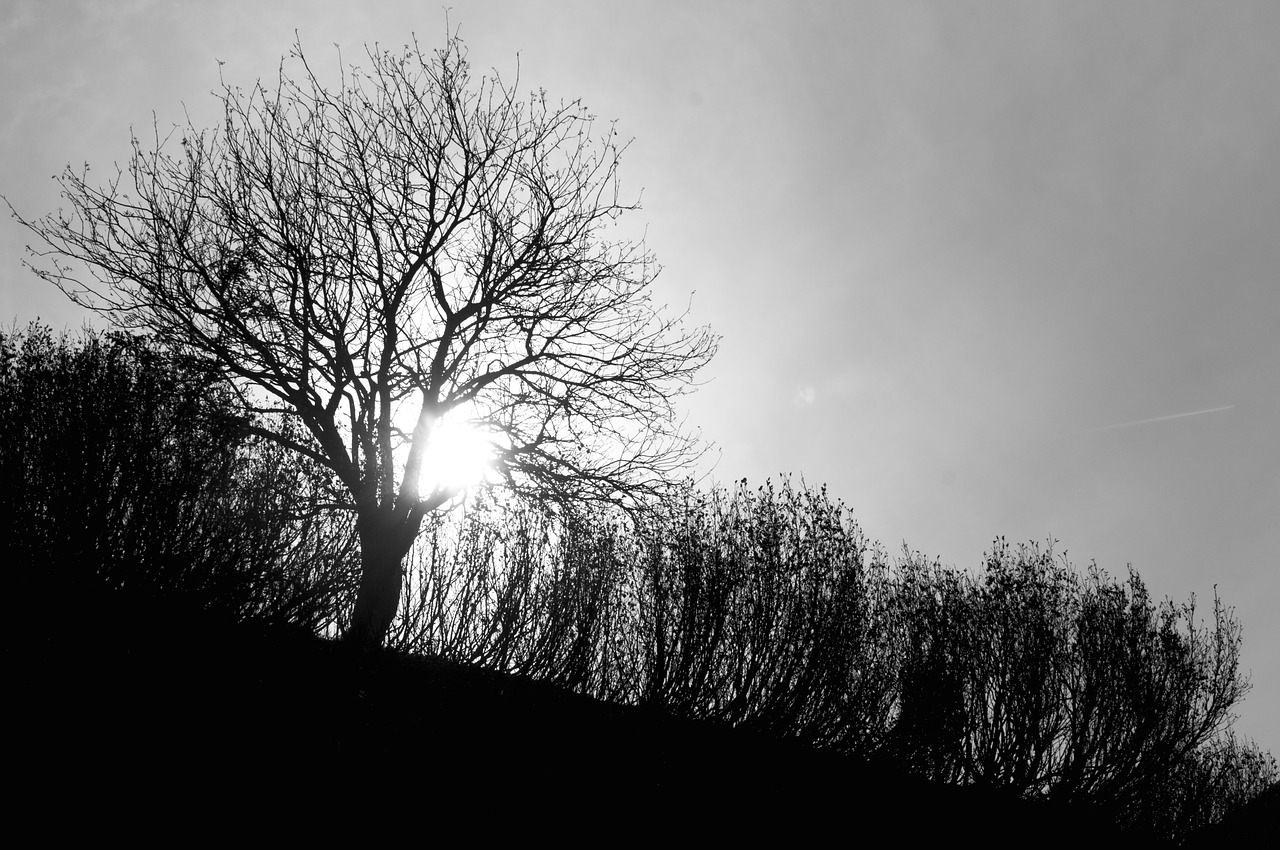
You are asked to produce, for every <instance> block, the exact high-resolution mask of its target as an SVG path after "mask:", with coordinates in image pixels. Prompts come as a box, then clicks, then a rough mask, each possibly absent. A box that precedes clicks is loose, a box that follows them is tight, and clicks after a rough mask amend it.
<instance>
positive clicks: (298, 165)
mask: <svg viewBox="0 0 1280 850" xmlns="http://www.w3.org/2000/svg"><path fill="white" fill-rule="evenodd" d="M366 52H367V58H368V60H369V65H368V69H367V70H362V69H360V68H357V67H347V68H343V69H342V70H341V78H340V80H339V83H338V85H337V86H332V87H327V86H326V85H325V84H324V83H323V82H322V80H321V77H320V75H319V74H317V72H316V71H315V70H313V66H312V64H311V63H310V62H309V61H308V59H307V58H306V56H305V55H304V54H303V51H302V49H301V47H300V46H299V45H295V47H294V49H293V51H292V52H291V54H290V56H289V58H288V60H286V61H283V62H282V63H281V66H280V72H279V76H278V79H277V80H276V82H275V84H274V86H272V87H267V86H264V85H262V84H261V83H259V84H258V85H255V86H254V87H252V88H251V89H249V90H247V91H246V90H242V89H240V88H236V87H233V86H231V85H229V84H225V83H224V84H223V86H222V88H221V90H220V91H219V92H218V93H217V96H218V98H219V99H220V101H221V105H222V108H223V121H222V124H221V126H219V127H217V128H215V129H212V130H203V129H198V128H196V127H194V126H187V127H184V128H176V129H174V130H173V132H172V133H169V134H168V135H163V136H162V135H161V133H160V132H159V131H158V130H157V131H156V132H155V135H154V139H153V140H152V142H151V143H150V144H146V145H144V144H143V143H142V142H141V141H140V140H138V139H137V138H136V137H135V139H134V142H133V155H132V158H131V159H130V161H129V163H128V166H127V169H126V170H125V171H121V172H118V173H117V174H116V176H115V178H114V179H111V180H109V181H108V182H107V183H106V184H105V185H98V184H95V183H93V182H92V181H91V179H90V175H89V171H88V167H87V166H86V167H85V168H84V169H83V170H78V171H77V170H72V169H70V168H69V169H68V170H67V171H66V172H65V173H64V174H63V175H62V176H61V178H60V182H61V187H62V190H63V196H64V198H65V199H66V201H67V203H68V204H69V206H70V209H69V210H67V211H65V212H63V211H59V213H57V214H56V215H52V216H47V217H44V218H41V219H38V220H35V221H29V220H27V219H23V218H22V217H21V216H18V217H19V219H20V220H21V221H22V223H23V224H25V225H26V226H27V227H28V228H29V229H30V230H31V231H33V232H34V233H35V235H36V236H37V237H39V243H38V244H39V247H38V248H35V249H33V250H32V258H31V261H30V265H31V267H32V268H33V269H34V270H35V271H36V273H37V274H39V275H40V276H41V277H43V278H44V279H46V280H48V281H50V282H52V283H54V284H56V285H57V286H59V287H60V288H61V289H62V290H63V291H64V292H65V293H66V294H67V295H68V296H70V297H71V298H72V299H73V300H74V301H76V302H77V303H80V304H83V305H86V306H88V307H90V308H91V309H93V310H96V311H99V312H100V313H103V314H106V315H109V316H110V317H111V318H112V319H113V320H114V321H115V322H116V323H117V324H118V325H120V326H122V327H124V328H128V329H132V330H141V331H144V332H146V333H148V334H150V335H152V336H154V337H155V338H156V339H157V340H158V341H160V342H161V343H163V344H164V345H166V346H168V347H170V348H172V349H174V350H176V351H179V352H182V353H184V354H186V355H188V356H189V357H190V358H191V359H192V360H194V361H196V362H199V363H201V364H203V365H204V366H206V367H207V368H210V369H212V370H215V371H217V372H219V373H221V374H222V375H224V376H226V377H229V378H231V379H232V380H233V382H234V384H235V386H237V387H238V388H239V389H240V392H241V395H242V399H243V401H244V403H245V405H246V406H247V408H248V409H249V410H250V411H251V412H253V413H270V414H277V415H283V416H284V417H285V420H287V419H293V421H295V422H300V423H301V425H302V429H301V434H302V436H301V438H299V437H297V436H296V435H295V433H293V432H290V431H289V429H287V428H273V427H271V426H270V424H268V423H270V422H271V421H272V420H270V419H259V420H254V423H253V424H252V425H251V426H250V427H251V428H253V429H254V430H256V431H257V432H258V433H260V434H262V435H264V436H267V437H269V438H270V439H273V440H275V441H276V442H277V443H279V444H281V445H284V446H287V447H289V448H290V449H292V450H294V451H296V452H298V453H300V454H302V455H304V456H306V457H308V458H311V459H312V460H314V461H317V462H319V463H321V464H323V465H324V466H325V467H327V468H328V469H329V470H331V472H332V474H333V476H334V478H335V481H336V482H337V483H338V484H339V485H340V487H339V489H340V491H341V492H342V493H343V494H344V495H343V500H344V503H345V504H346V505H347V506H348V507H349V508H352V509H354V510H355V511H356V514H357V517H358V525H359V527H360V530H361V539H362V547H363V551H364V564H365V567H364V570H365V579H366V580H368V582H372V584H370V585H369V586H366V585H365V584H362V590H361V594H360V600H362V601H363V604H365V606H366V610H365V615H366V616H362V615H361V613H360V612H361V605H362V601H360V600H358V601H357V617H356V620H357V623H356V626H355V627H357V628H362V630H363V631H364V632H365V633H366V636H368V637H370V639H373V638H376V639H377V640H380V639H381V635H382V634H384V633H385V629H386V625H387V624H388V623H389V622H390V618H391V616H393V614H394V606H395V600H397V599H398V596H399V569H398V564H399V562H400V560H401V558H402V557H403V555H404V554H405V552H407V551H408V548H409V546H410V545H411V544H412V541H413V539H414V537H415V536H416V535H417V533H418V530H419V528H420V527H421V523H422V520H423V518H424V516H425V515H426V514H427V513H429V512H431V511H432V510H434V509H436V508H438V507H440V506H441V505H442V504H444V503H445V502H447V501H448V500H449V499H450V498H451V497H452V496H453V495H454V492H453V489H452V488H450V487H446V486H440V485H436V486H429V487H424V486H423V485H422V484H421V482H422V481H423V473H424V472H426V471H429V470H425V469H424V465H425V464H427V463H428V460H427V459H428V457H429V449H430V447H431V444H432V440H433V436H434V435H435V434H437V433H438V432H439V429H440V424H441V422H442V421H443V420H444V417H446V416H448V415H450V414H451V413H453V414H458V413H460V412H463V411H465V412H466V415H467V416H468V418H471V419H473V420H475V421H476V422H479V423H483V427H484V428H485V429H486V432H487V433H488V434H489V435H491V436H490V438H491V440H492V442H493V454H494V466H495V468H496V469H497V470H498V472H499V473H500V474H501V476H502V477H503V479H504V480H505V483H506V484H507V485H508V486H509V487H511V488H512V489H514V490H516V491H517V492H522V493H536V494H540V495H542V496H551V497H553V498H556V499H572V500H581V499H586V500H594V501H611V502H615V503H628V502H633V501H634V500H636V499H637V498H642V497H644V496H645V495H647V494H652V493H654V492H657V491H658V490H660V489H661V488H662V486H663V485H664V484H665V483H666V481H667V480H668V479H670V478H672V477H675V476H676V475H678V474H679V472H680V470H682V469H683V468H684V467H685V465H686V464H687V463H688V462H689V461H691V460H692V459H693V458H694V457H696V455H697V454H698V452H699V451H700V448H699V445H700V444H699V443H698V442H697V441H696V440H695V439H693V438H691V437H690V436H689V435H688V434H686V433H684V432H682V430H681V428H680V422H679V418H678V417H677V415H676V411H675V408H674V404H673V403H674V401H675V399H676V398H677V397H678V396H679V395H681V394H682V393H683V392H685V391H687V390H688V389H689V388H690V387H691V386H692V383H693V379H694V377H695V374H696V372H697V371H698V370H699V369H700V368H701V367H702V366H704V365H705V364H706V363H707V362H708V361H709V359H710V358H711V357H712V355H713V354H714V352H715V348H716V339H715V337H714V336H713V335H712V334H711V333H710V332H709V331H708V330H707V329H706V328H697V329H689V328H686V327H685V326H684V324H683V319H684V316H683V314H678V315H669V314H667V313H666V312H665V311H664V310H663V309H662V308H660V307H659V306H658V305H655V304H654V303H653V301H652V284H653V282H654V279H655V277H656V275H657V274H658V271H659V267H658V265H657V263H656V261H655V259H654V257H653V255H652V254H651V253H650V251H649V250H648V248H647V246H646V245H645V244H644V243H643V242H642V241H640V242H637V241H633V240H628V239H624V238H611V237H612V236H614V233H613V232H612V229H613V228H614V227H615V226H616V225H617V222H618V219H619V217H620V216H621V215H622V214H623V213H627V212H630V211H632V210H635V209H637V207H638V204H637V202H636V201H628V200H625V199H624V198H623V197H622V195H621V189H620V185H619V180H618V166H619V161H620V157H621V155H622V153H623V152H624V151H625V149H626V145H625V144H620V143H619V142H618V138H617V133H616V129H615V128H614V127H613V126H612V125H609V126H606V127H600V126H598V125H597V123H596V122H595V120H594V116H592V115H591V114H590V113H589V112H588V111H587V110H586V109H585V108H584V107H583V106H582V105H581V104H580V103H578V102H571V103H560V104H554V103H552V102H551V101H549V100H548V98H547V96H546V95H545V93H543V92H536V93H534V94H532V95H531V96H529V97H528V98H522V97H521V96H520V95H519V94H518V92H517V86H516V85H510V86H509V85H506V84H504V83H503V82H502V81H501V79H500V78H499V77H497V76H494V77H482V78H481V79H480V80H479V81H474V82H473V80H472V76H471V74H470V69H469V66H468V63H467V59H466V51H465V48H464V46H463V44H462V42H461V41H460V40H459V39H458V38H457V37H452V38H450V39H449V40H448V41H447V43H446V45H445V46H444V47H443V48H442V49H439V50H436V51H434V52H430V53H424V52H423V51H422V50H421V49H420V48H419V46H418V45H417V43H416V42H415V43H414V44H412V45H407V46H405V47H404V48H403V49H402V50H400V51H397V52H392V51H387V50H380V49H376V48H373V49H368V50H367V51H366ZM15 215H17V214H16V213H15ZM285 420H275V421H285ZM393 563H394V564H395V565H397V566H396V567H394V568H393V566H391V565H392V564H393ZM375 574H376V578H375ZM393 574H394V576H393ZM393 584H394V585H395V589H394V590H392V585H393ZM374 585H376V586H377V587H378V588H381V589H380V590H376V591H375V588H374ZM369 606H372V609H369ZM370 610H376V611H377V614H376V615H374V614H370V613H369V611H370ZM370 616H371V617H372V620H368V617H370ZM366 620H368V622H366V623H365V625H364V626H363V627H361V626H360V625H359V624H360V622H364V621H366Z"/></svg>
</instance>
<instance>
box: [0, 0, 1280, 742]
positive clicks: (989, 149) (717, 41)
mask: <svg viewBox="0 0 1280 850" xmlns="http://www.w3.org/2000/svg"><path fill="white" fill-rule="evenodd" d="M449 5H450V6H451V11H450V13H449V21H450V22H451V24H452V25H454V26H457V27H458V28H459V30H460V34H461V36H462V37H463V39H464V40H465V41H466V43H467V45H468V46H469V48H470V53H471V61H472V65H473V68H475V69H476V70H477V71H483V70H485V69H489V68H496V69H497V70H498V71H499V72H501V74H502V75H503V76H504V78H506V79H513V78H514V75H515V71H516V67H517V53H518V54H519V70H520V83H521V86H522V87H524V88H533V87H543V88H545V89H546V90H547V92H548V94H549V95H550V96H551V97H552V98H553V99H557V100H558V99H566V100H571V99H576V98H581V99H582V100H583V101H584V102H585V103H586V104H587V105H588V106H589V107H590V108H591V110H592V111H593V112H595V113H596V114H598V115H599V116H600V117H601V119H617V120H618V127H619V131H620V134H621V135H622V136H623V137H626V138H632V137H634V139H635V142H634V144H633V145H632V147H631V148H630V150H629V151H628V153H627V155H626V158H625V159H624V162H623V165H622V171H621V175H622V180H623V187H624V191H631V192H636V193H638V192H639V191H640V190H641V189H643V207H644V208H643V210H642V211H641V212H639V213H636V214H634V215H633V223H634V224H635V225H636V226H637V227H641V226H645V225H647V227H648V241H649V244H650V247H651V248H652V249H653V250H654V251H655V253H656V254H657V255H658V258H659V260H660V261H661V262H662V264H663V266H664V267H665V270H664V272H663V274H662V276H661V278H660V279H659V284H658V286H659V289H660V292H661V296H662V297H663V298H664V299H666V300H668V301H670V302H671V303H672V305H673V306H677V307H680V308H683V307H684V306H685V305H686V304H687V303H689V297H690V293H691V292H695V293H696V294H694V295H693V300H692V314H691V315H692V318H693V320H694V321H695V322H697V323H699V324H710V325H711V326H713V328H714V329H715V330H716V331H717V332H718V333H719V334H721V335H722V336H723V341H722V345H721V350H720V354H719V356H718V357H717V359H716V360H715V361H714V362H713V364H712V365H711V366H710V367H709V368H708V370H707V372H706V373H705V374H704V375H703V377H704V378H705V379H707V384H706V385H705V386H704V387H702V388H701V389H700V390H698V391H697V393H696V394H695V395H693V396H691V397H690V400H689V403H688V404H687V405H686V408H687V412H688V415H689V421H690V423H691V424H693V425H696V426H698V427H700V428H701V429H702V431H703V433H704V435H705V436H707V437H708V438H710V439H711V440H713V441H714V442H715V443H716V444H717V445H718V446H719V448H720V450H721V453H720V460H719V465H718V467H717V468H716V470H715V473H714V475H715V477H716V478H717V479H718V480H720V481H724V482H729V481H732V480H735V479H738V478H742V477H747V478H749V479H751V480H752V482H758V481H760V480H762V479H764V478H765V477H767V476H770V475H776V474H778V473H783V472H790V473H792V474H794V475H795V476H801V475H803V477H804V478H805V480H806V481H808V482H809V483H811V484H821V483H823V482H825V483H826V484H827V485H828V486H829V489H830V491H831V492H832V494H833V495H835V496H837V497H839V498H841V499H843V500H844V501H845V502H846V503H847V504H848V505H849V506H850V507H851V508H852V510H853V511H854V513H855V515H856V516H857V517H858V519H859V521H860V523H861V524H862V526H863V528H864V530H865V531H866V532H867V534H868V535H869V536H870V537H872V538H874V539H877V540H880V541H881V542H883V543H884V544H885V545H886V546H887V547H888V548H889V549H891V550H898V549H900V548H901V546H902V544H903V542H904V541H905V542H906V544H907V545H908V546H909V547H910V548H911V549H913V550H919V551H921V552H923V553H925V554H926V555H929V556H930V557H934V556H936V557H938V558H940V559H941V560H942V562H943V563H944V564H949V565H955V566H960V567H966V568H972V567H975V566H976V565H977V564H978V563H979V562H980V560H981V556H982V553H983V552H984V550H987V549H988V548H989V547H990V545H991V541H992V539H993V538H994V537H996V536H999V535H1003V536H1005V537H1006V538H1007V539H1009V540H1010V541H1041V542H1043V541H1045V540H1047V539H1048V538H1050V537H1052V538H1055V539H1057V540H1058V541H1060V542H1059V544H1058V547H1057V548H1058V549H1059V550H1063V549H1065V550H1067V551H1068V552H1069V556H1070V559H1071V560H1072V561H1073V562H1074V563H1076V564H1078V565H1080V566H1084V565H1086V564H1088V562H1089V561H1091V560H1096V561H1097V562H1098V564H1099V566H1101V567H1103V568H1104V569H1106V570H1108V571H1109V572H1111V573H1112V574H1113V575H1118V576H1123V575H1124V574H1125V570H1126V565H1127V564H1132V565H1133V567H1134V568H1135V569H1136V570H1137V571H1138V572H1139V573H1140V574H1141V575H1142V577H1143V578H1144V579H1145V580H1146V581H1147V583H1148V586H1149V587H1150V589H1151V590H1152V591H1153V594H1154V595H1156V596H1157V597H1162V596H1166V595H1168V596H1174V597H1176V598H1179V599H1185V598H1186V596H1187V595H1188V594H1189V593H1191V592H1195V593H1196V594H1197V595H1198V596H1199V598H1200V599H1201V601H1202V605H1201V610H1202V611H1206V610H1208V609H1210V608H1211V600H1212V596H1213V592H1214V587H1215V586H1216V587H1217V588H1218V592H1219V594H1220V595H1221V597H1222V598H1223V600H1224V601H1225V602H1226V603H1227V604H1229V605H1232V606H1234V607H1235V609H1236V613H1237V616H1238V617H1239V619H1240V620H1241V621H1242V623H1243V624H1244V656H1243V657H1244V664H1245V666H1246V667H1248V668H1250V669H1251V671H1252V678H1253V681H1254V683H1255V689H1254V691H1253V693H1252V694H1251V695H1250V696H1249V698H1248V699H1247V700H1246V701H1245V703H1244V704H1243V706H1242V707H1241V715H1242V720H1241V722H1240V723H1239V724H1238V726H1237V728H1238V730H1240V731H1242V732H1243V733H1245V734H1247V735H1249V736H1251V737H1253V738H1255V739H1256V740H1257V741H1258V742H1259V743H1260V744H1262V745H1263V746H1264V747H1267V748H1269V749H1271V751H1272V752H1273V753H1275V754H1277V755H1280V732H1277V730H1276V729H1275V727H1274V724H1273V723H1272V722H1271V721H1273V720H1274V718H1276V717H1280V663H1278V662H1277V660H1276V654H1275V649H1276V648H1277V646H1280V616H1277V605H1278V604H1280V534H1277V525H1280V333H1277V331H1278V325H1280V50H1277V49H1276V45H1277V44H1280V3H1275V2H1269V0H1261V2H1254V3H1247V2H1201V3H1187V2H1173V0H1157V2H1148V3H1141V2H1129V3H1124V4H1120V3H1114V2H1109V0H1108V2H1097V3H1088V2H1070V3H1068V2H1062V3H1037V2H1017V3H1013V2H1009V3H977V2H967V3H943V2H936V3H911V2H901V0H894V2H882V3H880V2H840V3H803V2H788V3H749V2H722V3H712V2H697V3H677V2H671V3H666V2H648V3H645V2H636V0H631V1H630V2H620V3H610V2H598V1H596V2H579V3H570V2H467V0H451V2H450V4H449ZM295 29H296V30H297V31H298V33H299V34H300V36H301V39H302V44H303V47H304V49H306V50H307V52H308V53H309V55H310V56H311V57H312V58H313V60H314V61H316V62H317V63H321V64H323V63H326V62H328V63H331V64H333V63H336V53H335V51H334V49H333V45H334V43H338V44H340V45H341V46H342V48H343V56H344V58H345V59H346V61H348V62H351V61H355V60H357V59H359V58H360V56H361V55H362V49H363V48H362V45H363V44H364V43H366V42H369V43H372V42H375V41H376V42H380V43H381V44H383V45H384V46H389V47H397V46H399V45H401V44H403V43H405V42H406V41H407V40H408V39H409V38H410V35H411V33H415V32H416V34H417V36H418V38H419V40H420V41H421V42H422V44H423V46H424V47H435V46H437V45H439V44H440V43H442V41H443V38H444V35H445V31H446V25H445V18H444V12H443V10H442V8H441V7H440V6H433V5H432V4H429V3H422V2H386V3H379V2H368V0H366V1H365V2H362V3H359V4H355V3H350V2H333V3H326V2H308V3H302V2H297V3H272V2H267V0H255V2H220V3H206V2H189V3H188V2H150V0H133V2H123V1H122V2H106V1H105V0H103V2H57V0H31V1H30V2H23V0H6V1H5V3H4V4H3V6H2V7H0V106H2V107H3V108H2V109H0V193H3V194H4V195H6V196H7V197H8V199H9V200H10V202H12V203H13V205H14V206H15V207H16V208H17V209H19V210H20V211H22V212H23V213H24V214H27V215H32V216H36V215H40V214H43V213H45V212H48V211H52V210H53V209H55V208H56V207H57V204H58V199H57V196H56V187H55V185H54V183H53V182H52V181H51V180H50V179H49V178H50V176H51V175H53V174H55V173H57V172H59V171H60V170H61V169H62V168H63V167H64V166H65V165H66V164H67V163H68V162H74V163H83V162H85V161H87V162H89V163H91V164H92V165H93V166H94V169H95V171H96V172H97V173H98V174H99V175H100V176H102V177H104V178H105V177H106V176H108V175H109V173H110V171H111V164H112V163H113V162H114V161H120V162H122V163H123V162H124V160H125V158H126V157H127V155H128V153H129V133H130V127H132V128H133V129H134V131H135V132H137V133H138V134H139V135H145V134H148V133H150V132H151V126H152V114H153V112H154V113H155V115H156V117H157V120H158V122H159V124H160V125H161V127H162V128H166V127H169V126H171V125H172V124H173V123H175V122H178V121H181V120H183V114H184V113H183V110H184V104H185V109H186V111H187V112H188V113H189V114H190V115H191V117H192V120H193V121H195V122H196V123H197V124H199V125H212V124H213V123H214V122H215V120H216V118H217V110H216V107H217V102H216V101H215V100H214V99H213V98H212V96H211V94H210V92H211V91H212V90H213V89H214V88H215V87H216V86H217V84H218V72H219V66H218V64H217V60H221V61H223V62H225V65H223V66H222V67H221V70H222V73H223V74H224V76H225V77H226V78H227V80H228V81H232V82H237V83H242V84H249V83H251V82H252V81H253V80H255V79H256V78H258V77H260V76H271V75H272V74H274V72H275V69H276V67H277V65H278V63H279V60H280V57H281V56H282V55H283V54H284V53H286V52H287V51H288V49H289V46H290V44H291V43H292V40H293V37H294V30H295ZM27 241H28V240H27V234H26V233H25V232H24V231H23V230H22V229H21V228H19V227H18V226H17V225H16V223H14V222H12V221H9V220H7V219H6V220H4V221H3V223H2V224H0V320H2V321H3V322H4V324H6V325H7V324H9V323H11V322H13V321H15V320H16V321H17V322H18V323H19V324H25V323H26V321H28V320H29V319H33V318H35V317H36V316H37V315H39V316H41V317H42V318H43V319H45V320H46V321H49V322H50V323H52V324H53V325H54V326H55V327H56V328H61V327H64V326H66V327H71V328H75V327H77V326H78V325H79V324H80V322H81V321H82V316H81V314H79V313H77V312H75V311H74V310H73V309H72V308H71V307H70V306H69V305H68V304H67V303H66V302H65V299H64V298H63V297H62V295H61V294H60V293H58V292H57V291H56V290H53V289H51V288H49V287H47V286H45V285H42V284H41V283H40V282H39V281H38V280H36V279H35V278H34V277H33V276H32V275H30V273H28V272H26V271H25V270H23V269H22V268H21V266H20V260H21V257H22V247H23V245H24V244H25V243H26V242H27ZM1184 414H1195V415H1184Z"/></svg>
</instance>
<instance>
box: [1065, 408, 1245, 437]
mask: <svg viewBox="0 0 1280 850" xmlns="http://www.w3.org/2000/svg"><path fill="white" fill-rule="evenodd" d="M1234 407H1235V405H1234V404H1228V405H1225V406H1223V407H1210V408H1208V409H1207V410H1191V411H1188V412H1187V413H1170V414H1169V415H1168V416H1153V417H1151V418H1150V419H1135V420H1133V421H1132V422H1117V423H1116V424H1114V425H1103V426H1102V427H1101V428H1085V429H1084V430H1083V431H1072V432H1071V433H1070V434H1068V435H1067V436H1068V437H1070V436H1073V435H1075V434H1096V433H1098V432H1099V431H1114V430H1115V429H1116V428H1132V427H1133V426H1134V425H1148V424H1150V423H1152V422H1167V421H1168V420H1170V419H1184V418H1186V417H1188V416H1202V415H1204V414H1206V413H1217V412H1218V411H1220V410H1231V409H1232V408H1234Z"/></svg>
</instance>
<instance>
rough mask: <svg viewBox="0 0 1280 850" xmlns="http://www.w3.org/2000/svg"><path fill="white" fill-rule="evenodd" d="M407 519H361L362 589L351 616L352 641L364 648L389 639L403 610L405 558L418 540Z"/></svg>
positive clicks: (358, 524) (379, 644) (350, 635)
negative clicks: (394, 623)
mask: <svg viewBox="0 0 1280 850" xmlns="http://www.w3.org/2000/svg"><path fill="white" fill-rule="evenodd" d="M407 526H408V524H407V523H406V522H405V520H403V519H397V518H396V517H393V516H389V515H387V514H383V513H380V514H379V515H378V516H375V517H374V518H372V519H370V520H368V521H365V520H364V518H363V517H361V518H360V519H359V520H357V528H358V530H359V533H360V566H361V570H360V589H359V591H358V592H357V594H356V605H355V610H354V611H353V612H352V614H351V627H350V629H348V631H347V635H346V639H347V641H348V642H350V643H351V644H353V645H354V646H356V647H357V648H360V649H376V648H377V647H379V646H381V645H382V642H383V640H385V639H386V636H387V630H388V629H389V628H391V621H392V620H394V619H395V616H396V610H397V609H398V608H399V607H400V587H401V584H402V580H403V576H404V571H403V562H404V556H405V555H406V554H408V552H409V549H410V547H412V546H413V541H414V538H415V537H417V529H416V528H413V529H411V528H408V527H407Z"/></svg>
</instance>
